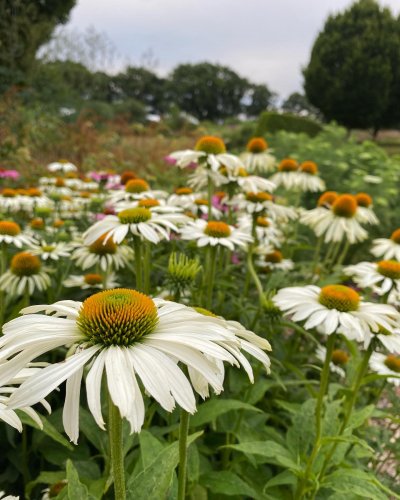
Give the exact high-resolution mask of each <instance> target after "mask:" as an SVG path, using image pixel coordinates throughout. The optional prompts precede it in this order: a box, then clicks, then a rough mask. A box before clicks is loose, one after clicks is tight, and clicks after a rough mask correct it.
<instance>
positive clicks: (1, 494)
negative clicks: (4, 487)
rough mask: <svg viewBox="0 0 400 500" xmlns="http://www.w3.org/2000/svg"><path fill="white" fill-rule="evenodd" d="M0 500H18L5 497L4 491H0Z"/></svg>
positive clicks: (10, 496) (12, 497)
mask: <svg viewBox="0 0 400 500" xmlns="http://www.w3.org/2000/svg"><path fill="white" fill-rule="evenodd" d="M0 499H1V500H19V497H16V496H14V495H6V493H5V492H4V491H0Z"/></svg>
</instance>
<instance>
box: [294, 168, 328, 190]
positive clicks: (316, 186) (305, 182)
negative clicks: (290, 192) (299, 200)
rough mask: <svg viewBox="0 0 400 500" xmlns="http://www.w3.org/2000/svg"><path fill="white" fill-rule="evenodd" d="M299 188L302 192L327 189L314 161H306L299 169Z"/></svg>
mask: <svg viewBox="0 0 400 500" xmlns="http://www.w3.org/2000/svg"><path fill="white" fill-rule="evenodd" d="M298 176H299V177H298V181H297V183H298V188H299V190H300V191H303V192H307V191H311V192H312V193H315V192H317V191H323V190H324V189H325V182H324V181H323V180H322V179H321V178H320V177H318V167H317V164H316V163H314V162H313V161H304V162H303V163H302V164H301V165H300V168H299V172H298Z"/></svg>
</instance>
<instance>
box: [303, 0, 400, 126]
mask: <svg viewBox="0 0 400 500" xmlns="http://www.w3.org/2000/svg"><path fill="white" fill-rule="evenodd" d="M399 66H400V28H399V21H398V20H396V19H395V18H394V17H393V15H392V13H391V12H390V10H389V9H387V8H382V7H380V6H379V5H378V4H377V3H376V2H375V1H374V0H359V1H358V2H356V3H354V4H353V5H352V6H351V7H350V8H349V9H348V10H346V11H344V12H343V13H340V14H337V15H334V16H330V17H329V18H328V20H327V21H326V23H325V26H324V29H323V31H322V32H321V33H320V34H319V35H318V37H317V39H316V41H315V43H314V46H313V48H312V52H311V59H310V62H309V65H308V66H307V67H306V68H305V70H304V79H305V82H304V88H305V92H306V95H307V98H308V100H309V101H310V103H311V104H313V105H314V106H316V107H317V108H318V109H320V110H321V111H322V113H323V114H324V115H325V117H326V118H327V119H328V120H336V121H338V122H339V123H341V124H343V125H345V126H347V127H349V128H372V129H373V130H374V131H375V132H376V131H378V130H379V129H380V128H381V127H383V126H388V125H393V124H396V123H397V122H398V121H400V111H399V110H400V92H399V91H398V87H399V85H400V72H399Z"/></svg>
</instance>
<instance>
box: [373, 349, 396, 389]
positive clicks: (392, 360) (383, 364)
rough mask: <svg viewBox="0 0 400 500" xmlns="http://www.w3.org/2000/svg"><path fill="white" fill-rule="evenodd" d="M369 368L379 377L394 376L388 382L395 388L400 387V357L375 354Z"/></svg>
mask: <svg viewBox="0 0 400 500" xmlns="http://www.w3.org/2000/svg"><path fill="white" fill-rule="evenodd" d="M369 367H370V368H371V370H372V371H374V372H375V373H378V374H379V375H393V377H389V378H387V379H386V380H387V381H388V382H390V383H391V384H394V385H395V386H397V387H399V386H400V356H395V355H393V354H389V355H388V356H387V355H386V354H381V353H380V352H373V353H372V355H371V359H370V360H369Z"/></svg>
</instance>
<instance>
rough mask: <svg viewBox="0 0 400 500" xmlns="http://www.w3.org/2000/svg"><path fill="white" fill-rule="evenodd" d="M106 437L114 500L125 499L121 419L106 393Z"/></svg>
mask: <svg viewBox="0 0 400 500" xmlns="http://www.w3.org/2000/svg"><path fill="white" fill-rule="evenodd" d="M108 439H109V445H110V458H111V473H112V476H113V479H114V493H115V500H126V489H125V469H124V455H123V446H122V419H121V415H120V413H119V409H118V408H117V407H116V406H115V405H114V403H113V401H112V399H111V396H110V395H108Z"/></svg>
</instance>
